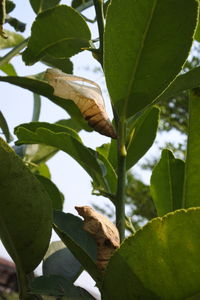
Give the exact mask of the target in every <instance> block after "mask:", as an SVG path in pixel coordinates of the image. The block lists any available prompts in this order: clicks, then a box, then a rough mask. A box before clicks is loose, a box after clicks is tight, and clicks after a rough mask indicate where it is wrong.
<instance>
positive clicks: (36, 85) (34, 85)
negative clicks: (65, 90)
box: [0, 76, 91, 131]
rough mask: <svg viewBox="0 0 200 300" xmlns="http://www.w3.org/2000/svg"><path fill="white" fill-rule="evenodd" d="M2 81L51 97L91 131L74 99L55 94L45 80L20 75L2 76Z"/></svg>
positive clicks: (0, 79)
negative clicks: (65, 98) (67, 99)
mask: <svg viewBox="0 0 200 300" xmlns="http://www.w3.org/2000/svg"><path fill="white" fill-rule="evenodd" d="M0 81H3V82H9V83H11V84H14V85H17V86H20V87H22V88H25V89H28V90H29V91H31V92H34V93H36V94H40V95H42V96H45V97H47V98H49V99H50V100H51V101H52V102H53V103H55V104H57V105H59V106H60V107H62V108H63V109H65V110H66V111H67V112H68V113H69V115H70V116H71V117H72V118H73V119H75V120H76V122H77V123H78V124H79V125H80V126H81V128H82V129H84V130H87V131H91V128H90V127H89V126H88V124H87V122H86V121H85V120H84V118H83V117H82V115H81V113H80V111H79V109H78V108H77V107H76V105H75V104H74V103H73V102H72V101H66V100H64V99H61V98H59V97H55V96H53V88H52V87H51V86H50V85H49V84H47V83H46V82H45V81H42V80H38V79H36V78H35V77H19V76H6V77H4V76H0Z"/></svg>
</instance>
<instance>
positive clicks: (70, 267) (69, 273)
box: [42, 241, 82, 282]
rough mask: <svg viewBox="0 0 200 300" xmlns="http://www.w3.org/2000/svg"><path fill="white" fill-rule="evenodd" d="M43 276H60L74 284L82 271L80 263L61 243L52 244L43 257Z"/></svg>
mask: <svg viewBox="0 0 200 300" xmlns="http://www.w3.org/2000/svg"><path fill="white" fill-rule="evenodd" d="M42 270H43V275H45V276H49V275H58V276H62V277H64V278H66V279H68V280H70V281H71V282H74V281H75V280H76V279H77V278H78V276H79V275H80V273H81V271H82V266H81V264H80V262H79V261H78V260H77V259H76V258H75V257H74V255H73V254H72V253H71V251H70V250H69V249H68V248H67V247H66V246H65V244H64V243H63V242H62V241H57V242H52V243H51V245H50V246H49V249H48V251H47V253H46V255H45V257H44V261H43V265H42Z"/></svg>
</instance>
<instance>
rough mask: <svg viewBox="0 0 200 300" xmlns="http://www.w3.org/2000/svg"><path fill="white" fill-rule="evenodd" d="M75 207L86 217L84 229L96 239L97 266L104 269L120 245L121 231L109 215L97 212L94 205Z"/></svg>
mask: <svg viewBox="0 0 200 300" xmlns="http://www.w3.org/2000/svg"><path fill="white" fill-rule="evenodd" d="M75 209H76V210H77V211H78V214H79V215H80V216H82V217H83V218H84V226H83V229H84V230H85V231H87V232H89V233H90V234H91V235H92V236H93V237H94V238H95V240H96V243H97V267H98V268H99V269H100V270H102V271H103V270H105V268H106V265H107V263H108V261H109V259H110V257H111V255H112V253H113V252H114V251H115V249H117V248H119V246H120V239H119V232H118V230H117V228H116V226H115V225H114V224H113V223H112V222H111V221H110V220H109V219H108V218H107V217H105V216H103V215H101V214H100V213H98V212H96V211H95V210H94V209H93V208H92V207H90V206H76V207H75Z"/></svg>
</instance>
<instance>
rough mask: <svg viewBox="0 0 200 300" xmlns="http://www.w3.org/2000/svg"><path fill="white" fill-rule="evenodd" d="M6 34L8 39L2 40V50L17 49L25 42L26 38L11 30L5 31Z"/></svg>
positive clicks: (0, 45)
mask: <svg viewBox="0 0 200 300" xmlns="http://www.w3.org/2000/svg"><path fill="white" fill-rule="evenodd" d="M5 33H6V35H7V36H8V38H7V39H0V49H6V48H11V47H15V46H17V45H18V44H19V43H21V42H22V41H23V40H24V37H23V36H22V35H21V34H19V33H15V32H12V31H9V30H5Z"/></svg>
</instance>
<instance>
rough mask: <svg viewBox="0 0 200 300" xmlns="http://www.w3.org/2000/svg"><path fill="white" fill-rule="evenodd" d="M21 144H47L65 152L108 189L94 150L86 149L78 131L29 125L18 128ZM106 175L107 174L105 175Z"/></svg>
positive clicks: (42, 124)
mask: <svg viewBox="0 0 200 300" xmlns="http://www.w3.org/2000/svg"><path fill="white" fill-rule="evenodd" d="M15 134H16V135H17V137H18V139H19V141H18V142H17V145H20V144H46V145H48V146H53V147H55V148H58V149H59V150H63V151H64V152H66V153H68V154H69V155H70V156H71V157H73V158H74V159H75V160H76V161H77V162H78V163H79V164H80V165H81V166H82V167H83V168H84V169H85V170H86V172H87V173H88V174H89V175H90V176H91V177H92V179H93V180H94V181H95V182H96V183H97V184H98V185H100V186H103V187H104V188H105V189H107V188H108V187H107V182H106V181H105V178H104V174H103V171H102V169H101V166H100V165H99V162H98V160H97V159H96V157H95V155H94V154H93V152H92V150H91V149H89V148H87V147H85V146H84V145H83V144H82V142H81V139H80V137H79V136H78V134H77V133H76V131H74V130H72V129H70V128H67V127H64V126H61V125H55V124H49V123H39V122H36V123H29V124H22V125H20V126H19V127H16V129H15ZM105 175H106V174H105Z"/></svg>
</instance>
